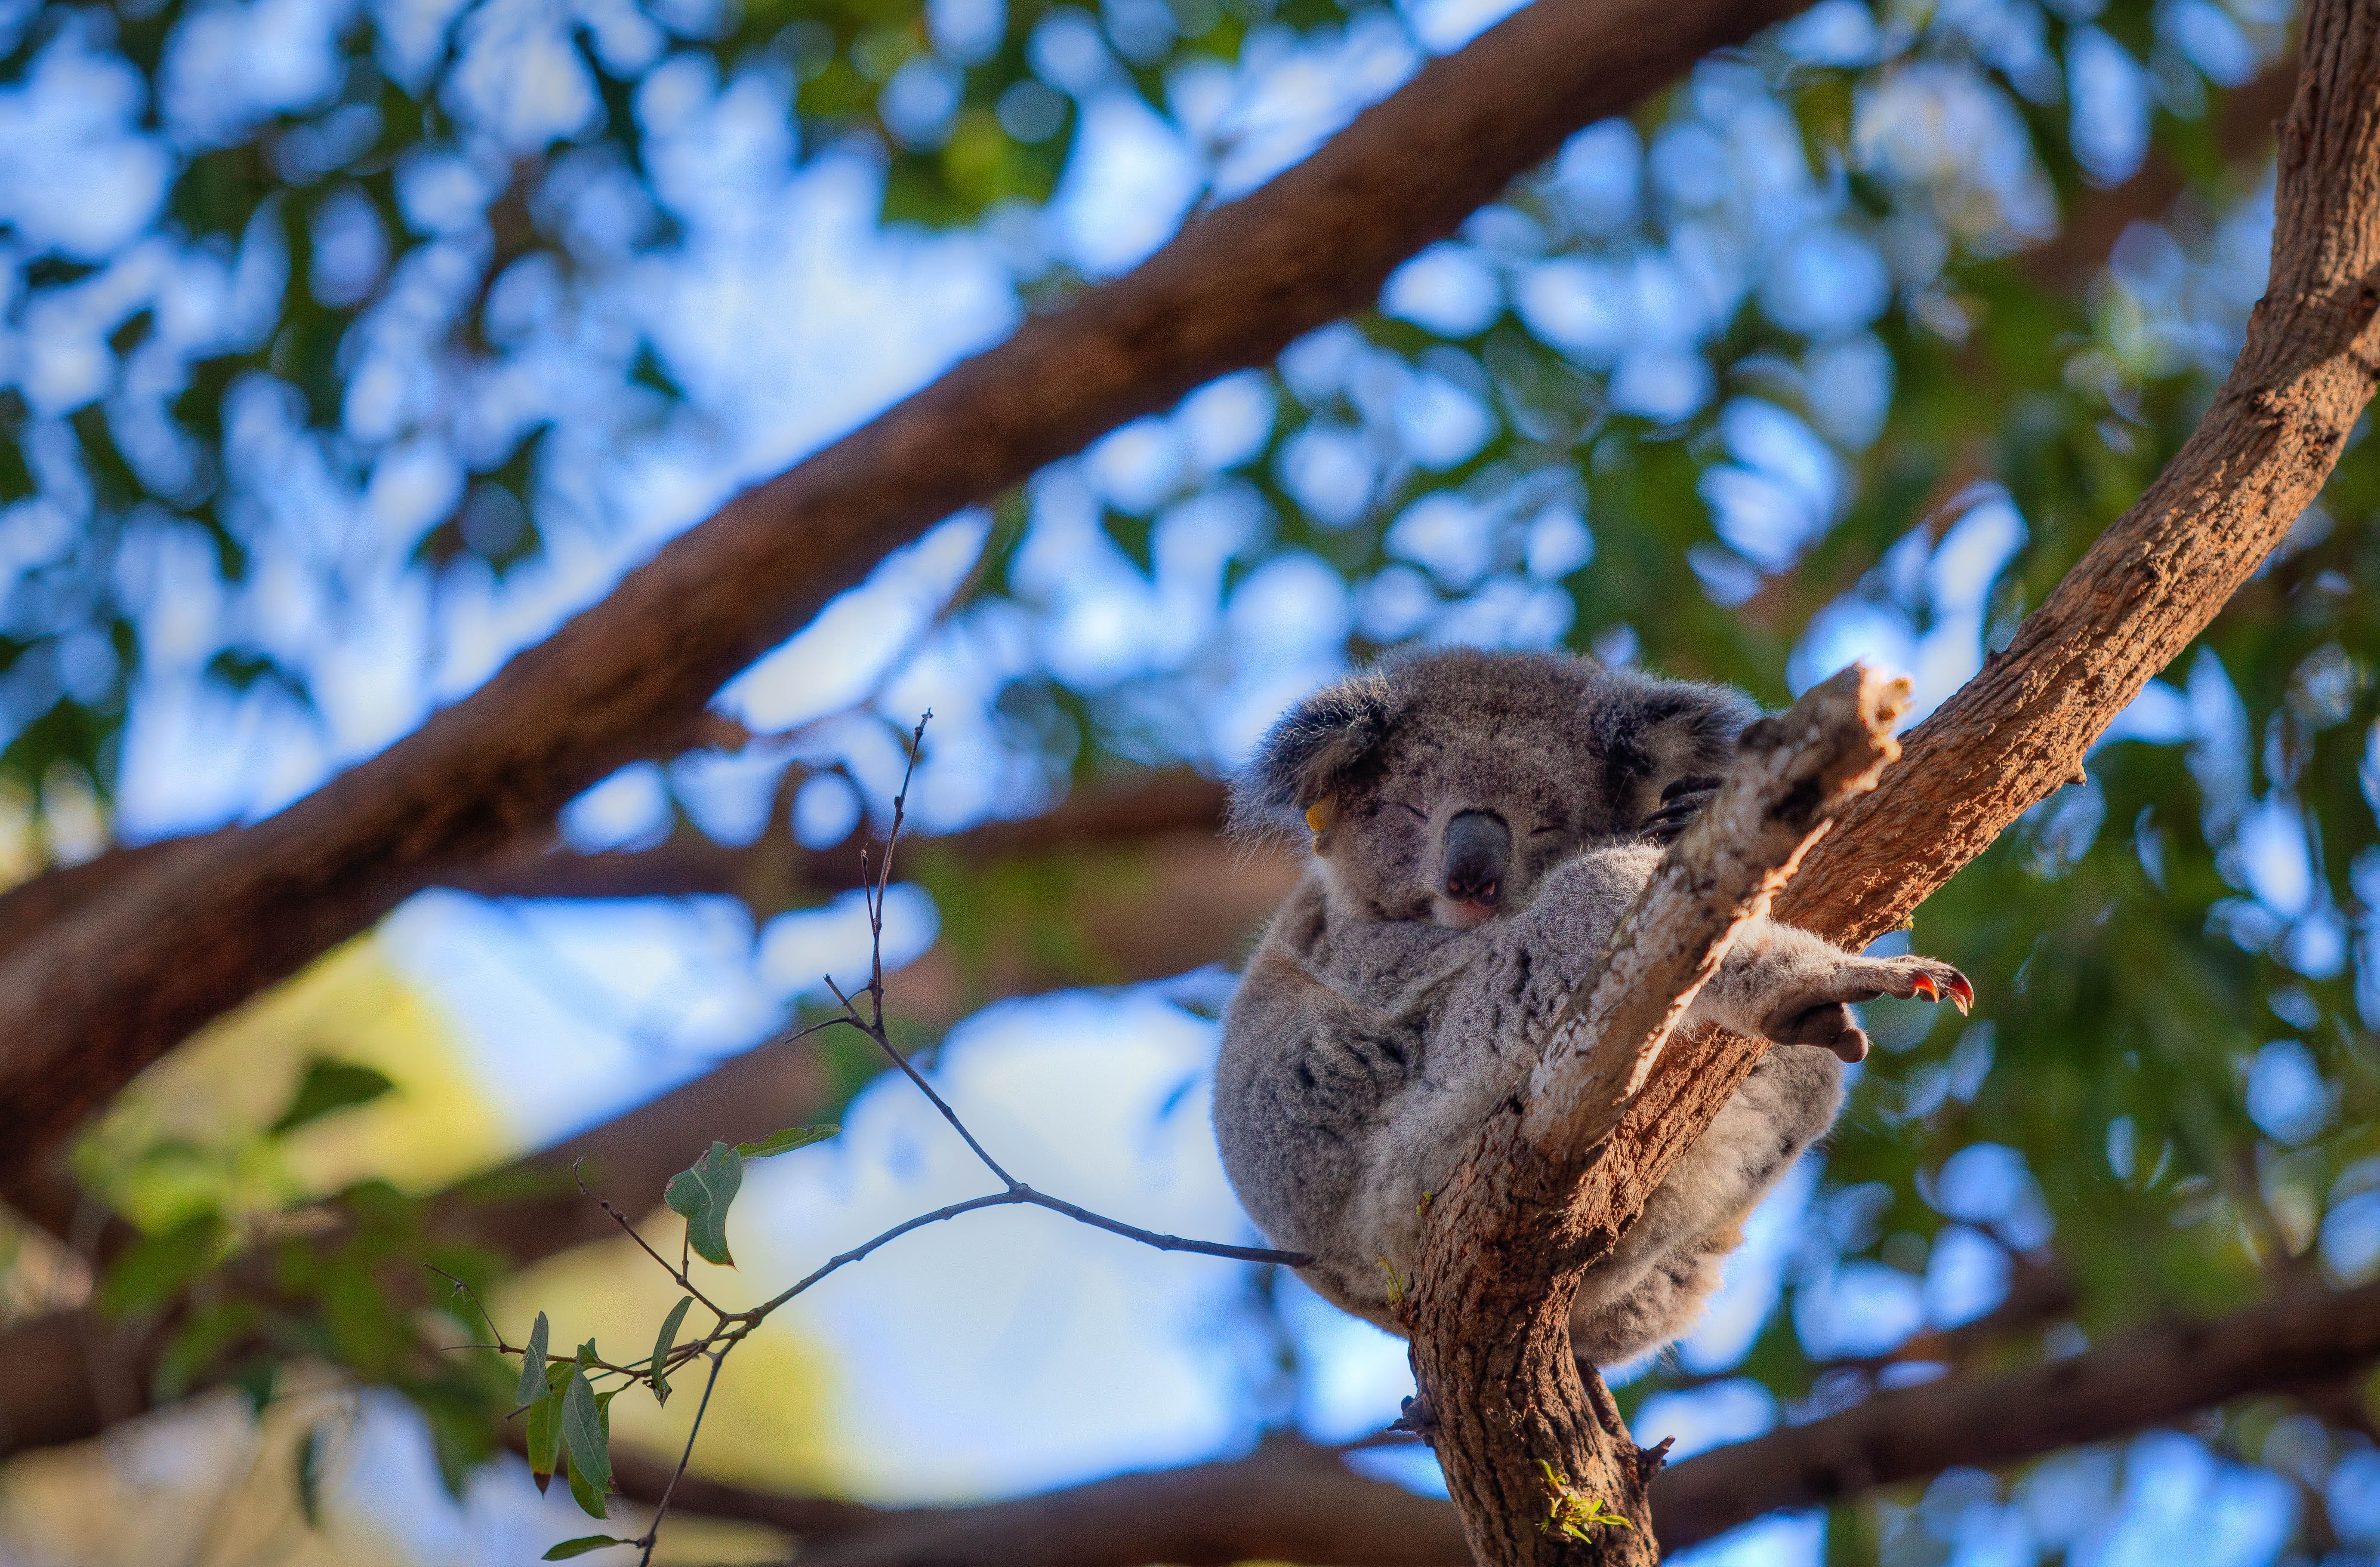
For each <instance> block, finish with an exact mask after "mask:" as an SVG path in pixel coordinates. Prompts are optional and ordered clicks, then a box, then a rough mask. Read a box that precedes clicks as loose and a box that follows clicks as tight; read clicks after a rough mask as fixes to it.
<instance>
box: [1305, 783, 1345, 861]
mask: <svg viewBox="0 0 2380 1567" xmlns="http://www.w3.org/2000/svg"><path fill="white" fill-rule="evenodd" d="M1336 820H1339V796H1336V795H1325V796H1322V797H1321V798H1320V799H1318V800H1317V801H1315V802H1314V803H1313V804H1312V805H1310V806H1308V807H1306V808H1305V825H1307V826H1308V827H1311V828H1313V829H1314V852H1315V853H1316V854H1318V855H1328V854H1329V853H1330V851H1329V850H1328V849H1325V848H1324V847H1323V846H1322V834H1323V833H1325V832H1329V831H1330V824H1331V823H1332V822H1334V821H1336Z"/></svg>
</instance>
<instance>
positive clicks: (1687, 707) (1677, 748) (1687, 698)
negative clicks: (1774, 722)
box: [1637, 680, 1760, 779]
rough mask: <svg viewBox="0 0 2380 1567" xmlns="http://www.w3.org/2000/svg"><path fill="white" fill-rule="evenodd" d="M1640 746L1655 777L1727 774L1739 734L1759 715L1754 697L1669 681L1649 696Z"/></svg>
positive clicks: (1647, 765) (1639, 738)
mask: <svg viewBox="0 0 2380 1567" xmlns="http://www.w3.org/2000/svg"><path fill="white" fill-rule="evenodd" d="M1646 709H1647V711H1645V727H1644V729H1643V731H1642V732H1641V734H1640V735H1639V737H1638V740H1637V745H1638V747H1639V748H1640V749H1641V750H1642V752H1643V753H1644V759H1645V763H1646V771H1648V773H1649V774H1650V775H1651V776H1652V777H1654V778H1661V779H1667V778H1689V777H1694V776H1697V775H1702V774H1709V773H1723V772H1725V771H1727V770H1728V765H1729V764H1730V762H1732V761H1733V760H1734V759H1735V738H1736V736H1737V735H1740V734H1742V733H1743V726H1744V725H1745V724H1747V723H1751V722H1752V721H1753V720H1754V719H1755V718H1758V717H1759V716H1760V710H1759V709H1758V708H1757V707H1755V706H1754V705H1753V703H1752V701H1751V700H1750V698H1746V697H1744V696H1743V694H1741V693H1740V692H1736V691H1730V690H1729V689H1728V688H1727V687H1726V686H1703V685H1695V684H1690V683H1688V682H1686V681H1682V680H1678V681H1669V680H1665V681H1663V682H1661V683H1660V685H1659V686H1657V687H1655V689H1654V692H1653V694H1652V695H1651V696H1650V698H1648V700H1647V703H1646Z"/></svg>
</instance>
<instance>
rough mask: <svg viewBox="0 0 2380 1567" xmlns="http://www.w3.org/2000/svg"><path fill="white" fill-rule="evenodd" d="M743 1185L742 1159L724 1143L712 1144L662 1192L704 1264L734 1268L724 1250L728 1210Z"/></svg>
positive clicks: (731, 1260) (725, 1249) (732, 1261)
mask: <svg viewBox="0 0 2380 1567" xmlns="http://www.w3.org/2000/svg"><path fill="white" fill-rule="evenodd" d="M743 1184H744V1156H743V1155H742V1154H740V1153H737V1152H736V1151H735V1149H734V1148H729V1147H728V1146H727V1145H726V1144H725V1143H713V1144H711V1145H710V1152H709V1153H707V1154H704V1155H703V1156H702V1157H701V1158H700V1159H698V1160H696V1161H695V1163H694V1166H693V1168H692V1169H689V1170H681V1171H679V1172H677V1173H676V1174H674V1175H673V1176H671V1177H670V1183H669V1185H668V1186H667V1187H666V1188H665V1189H664V1190H663V1191H662V1201H663V1202H666V1203H667V1204H669V1206H670V1209H671V1211H672V1212H674V1213H676V1214H678V1215H679V1216H681V1217H682V1218H684V1219H685V1220H686V1242H687V1244H688V1245H692V1246H693V1247H694V1253H695V1255H696V1256H697V1257H701V1258H702V1260H703V1261H705V1262H712V1263H717V1264H718V1265H719V1266H720V1267H722V1268H733V1267H735V1257H732V1256H730V1255H729V1254H728V1250H727V1209H728V1208H729V1207H730V1205H732V1204H733V1203H734V1202H735V1194H736V1192H737V1191H738V1190H739V1189H741V1188H742V1186H743Z"/></svg>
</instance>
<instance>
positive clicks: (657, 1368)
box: [652, 1295, 694, 1403]
mask: <svg viewBox="0 0 2380 1567" xmlns="http://www.w3.org/2000/svg"><path fill="white" fill-rule="evenodd" d="M693 1304H694V1297H693V1296H692V1295H687V1296H686V1297H685V1298H684V1299H682V1300H680V1301H679V1302H678V1303H677V1304H676V1305H675V1306H672V1307H670V1314H669V1315H668V1316H667V1317H665V1318H662V1330H661V1336H660V1337H658V1338H656V1339H654V1340H653V1367H652V1379H653V1401H654V1402H655V1403H668V1402H669V1395H670V1385H669V1379H668V1378H667V1377H665V1376H663V1375H662V1362H664V1361H666V1360H667V1359H669V1352H670V1351H671V1350H673V1349H674V1348H676V1347H677V1329H678V1324H679V1323H681V1322H683V1321H685V1320H686V1307H687V1306H692V1305H693Z"/></svg>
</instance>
